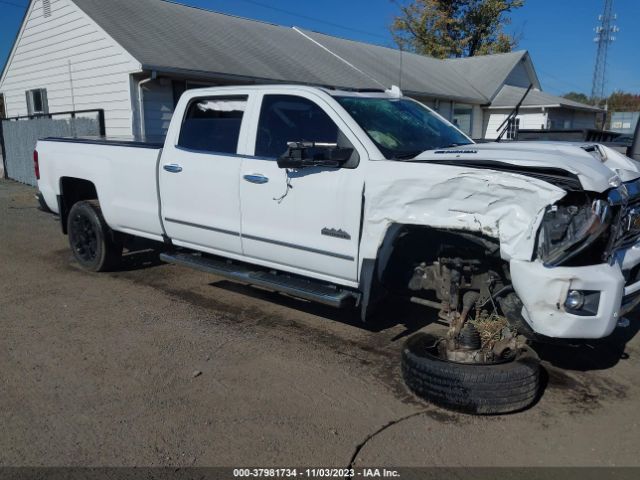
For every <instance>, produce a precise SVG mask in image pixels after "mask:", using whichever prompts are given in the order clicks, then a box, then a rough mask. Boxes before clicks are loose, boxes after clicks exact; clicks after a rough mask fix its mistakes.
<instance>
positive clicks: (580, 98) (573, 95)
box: [563, 92, 594, 105]
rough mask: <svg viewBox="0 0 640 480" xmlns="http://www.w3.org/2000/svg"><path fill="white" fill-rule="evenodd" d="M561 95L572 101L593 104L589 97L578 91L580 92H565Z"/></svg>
mask: <svg viewBox="0 0 640 480" xmlns="http://www.w3.org/2000/svg"><path fill="white" fill-rule="evenodd" d="M563 97H564V98H566V99H567V100H572V101H574V102H580V103H584V104H586V105H593V104H594V102H593V100H592V99H591V98H589V97H588V96H587V95H585V94H584V93H580V92H569V93H565V94H564V95H563Z"/></svg>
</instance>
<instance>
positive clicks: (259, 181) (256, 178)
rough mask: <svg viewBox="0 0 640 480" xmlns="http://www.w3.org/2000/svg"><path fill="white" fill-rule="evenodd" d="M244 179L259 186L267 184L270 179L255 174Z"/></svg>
mask: <svg viewBox="0 0 640 480" xmlns="http://www.w3.org/2000/svg"><path fill="white" fill-rule="evenodd" d="M243 178H244V179H245V180H246V181H247V182H250V183H257V184H259V185H262V184H264V183H267V182H268V181H269V179H268V178H267V177H265V176H264V175H261V174H259V173H254V174H253V175H245V176H244V177H243Z"/></svg>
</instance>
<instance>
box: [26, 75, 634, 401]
mask: <svg viewBox="0 0 640 480" xmlns="http://www.w3.org/2000/svg"><path fill="white" fill-rule="evenodd" d="M34 157H35V165H36V173H37V176H38V179H39V180H38V187H39V190H40V192H41V195H42V197H43V198H44V201H45V202H46V204H47V206H48V207H49V209H51V210H52V211H53V212H54V213H57V214H58V215H59V216H60V219H61V221H62V229H63V231H64V232H65V233H68V234H69V240H70V244H71V248H72V250H73V253H74V255H75V257H76V259H77V260H78V262H79V263H80V264H81V265H82V266H84V267H85V268H87V269H89V270H93V271H102V270H108V269H110V268H114V267H115V266H116V265H117V262H118V260H119V258H120V257H121V255H122V252H123V245H125V244H126V240H127V239H128V238H130V237H144V238H147V239H152V240H157V241H159V242H163V243H164V244H165V245H166V253H164V254H162V259H163V260H165V261H167V262H172V263H176V264H181V265H185V266H189V267H194V268H198V269H201V270H205V271H209V272H212V273H215V274H217V275H222V276H225V277H228V278H231V279H234V280H237V281H240V282H244V283H246V284H251V285H256V286H259V287H263V288H269V289H271V290H274V291H279V292H283V293H286V294H289V295H293V296H297V297H301V298H304V299H307V300H313V301H319V302H323V303H326V304H329V305H334V306H336V307H342V306H348V305H355V306H358V307H359V308H360V311H361V312H362V318H363V319H367V318H369V317H370V313H371V312H372V311H373V309H374V307H375V306H376V305H377V304H379V302H380V300H382V299H383V298H384V297H385V295H387V294H394V295H405V296H406V298H407V299H411V300H413V301H414V302H417V303H421V304H424V305H427V306H432V307H435V308H437V309H438V310H439V311H440V317H441V318H443V319H444V320H446V321H447V322H449V325H450V328H449V331H448V333H447V335H446V336H444V337H443V338H442V339H439V340H436V341H435V342H434V343H433V344H432V345H431V346H430V345H426V344H425V341H426V340H425V339H424V338H422V340H421V341H419V342H417V343H416V341H413V343H411V342H409V343H408V347H406V349H405V350H406V351H405V357H406V359H405V360H406V361H405V364H406V365H405V368H404V372H405V378H406V379H407V382H408V383H409V386H410V387H411V388H412V389H413V390H414V391H416V392H418V393H419V394H422V395H424V396H426V397H427V398H430V399H432V400H434V401H436V402H438V403H440V404H443V405H446V406H451V407H453V408H462V409H466V410H471V411H478V412H481V413H482V412H492V413H494V412H497V411H507V410H509V409H511V410H513V409H514V408H521V407H523V406H526V404H528V403H531V401H532V396H531V394H530V392H529V393H527V395H524V396H523V395H520V396H518V395H516V396H515V397H514V396H511V397H510V399H509V401H506V400H505V401H503V402H502V403H501V401H496V398H502V399H504V398H507V397H508V395H502V396H500V395H499V396H498V397H496V398H493V397H491V395H490V394H488V393H486V391H485V390H486V388H485V390H482V387H483V386H484V387H486V383H482V382H486V380H487V379H488V378H490V376H491V375H492V374H490V373H487V375H488V376H486V377H482V378H480V379H479V380H478V382H479V383H472V384H470V385H467V384H465V386H464V388H465V389H466V390H465V392H466V393H464V394H462V395H461V396H460V395H458V393H459V390H455V389H450V390H446V389H445V390H442V389H444V388H445V387H443V386H442V385H443V384H442V382H441V383H438V382H436V383H435V384H433V383H430V380H429V379H430V378H436V379H441V378H440V376H438V375H441V377H442V378H448V379H452V378H455V379H456V380H455V381H453V384H455V385H457V386H458V387H459V386H460V385H461V382H464V381H466V380H465V379H466V378H467V377H465V375H464V372H463V370H464V368H467V367H474V366H478V365H468V364H469V363H476V364H477V363H480V364H483V365H484V366H485V367H487V369H488V370H487V371H489V370H490V368H494V371H495V368H503V367H504V365H505V362H507V363H508V364H518V363H519V365H520V366H522V365H528V367H527V368H528V369H524V370H522V369H521V384H519V386H518V388H520V390H517V389H516V390H517V392H520V393H522V388H521V387H522V385H524V384H525V383H526V382H525V377H526V379H530V380H529V381H530V382H532V383H531V389H530V390H534V387H536V389H537V385H538V383H537V382H538V376H537V370H535V368H534V367H531V365H533V363H534V362H531V361H530V360H531V351H528V350H527V347H525V346H523V340H522V335H524V336H525V337H527V338H537V339H545V338H555V339H558V338H570V339H587V338H601V337H605V336H607V335H609V334H610V333H611V332H612V331H613V329H614V328H615V327H616V325H618V324H622V323H624V321H625V320H624V318H623V316H624V315H625V313H626V312H628V311H630V310H631V309H632V308H633V307H635V305H636V304H637V303H638V302H639V301H640V275H639V273H640V245H639V244H638V243H637V242H638V241H639V240H640V164H638V163H636V162H635V161H634V160H631V159H630V158H628V157H626V156H624V155H622V154H620V153H618V152H615V151H614V150H612V149H609V148H607V147H603V146H600V145H568V144H559V143H558V144H553V143H486V144H475V143H473V142H472V140H471V139H469V138H468V137H467V136H466V135H464V134H463V133H462V132H461V131H460V130H458V129H457V128H456V127H455V126H453V125H452V124H451V123H449V122H448V121H446V120H445V119H444V118H442V117H441V116H439V115H438V114H437V113H435V112H433V111H432V110H430V109H429V108H427V107H425V106H423V105H422V104H420V103H418V102H416V101H414V100H411V99H408V98H404V97H403V96H402V94H401V93H400V92H399V91H398V90H397V89H391V90H389V91H386V92H385V91H380V92H372V91H366V92H365V91H363V92H358V91H340V90H331V89H325V88H315V87H306V86H295V85H271V86H243V87H221V88H211V89H202V90H193V91H188V92H187V93H185V94H184V95H183V97H182V98H181V99H180V102H179V104H178V105H177V108H176V111H175V114H174V116H173V120H172V122H171V125H170V128H169V130H168V133H167V136H166V139H165V141H164V143H163V144H160V143H157V144H156V143H145V142H142V141H133V140H131V141H128V140H127V141H123V140H117V139H104V138H101V139H82V138H75V139H68V138H47V139H44V140H42V141H40V142H38V145H37V151H36V153H35V154H34ZM483 318H484V319H485V320H486V319H487V318H489V319H496V318H502V319H506V322H507V323H506V325H504V328H502V329H501V330H500V329H498V335H497V337H496V338H493V340H491V341H489V342H487V341H486V339H485V337H484V336H483V335H480V334H481V333H482V332H479V331H478V330H479V329H480V326H481V324H483V325H484V323H486V321H485V322H484V323H483V322H482V319H483ZM474 322H475V323H474ZM436 344H437V351H430V350H429V348H430V347H432V346H433V345H436ZM521 357H528V359H525V360H524V361H520V360H522V358H521ZM425 362H430V363H429V364H428V365H427V364H426V363H425ZM438 362H440V363H438ZM425 365H427V366H425ZM434 368H435V370H434ZM439 368H440V369H441V370H438V369H439ZM442 368H444V370H442ZM513 368H516V367H513ZM425 372H426V374H425ZM434 372H435V373H434ZM460 372H462V373H460ZM474 372H482V370H481V369H476V370H474ZM510 374H511V375H512V376H511V377H509V378H515V377H513V375H514V374H513V371H511V373H510ZM474 375H476V373H474ZM516 377H517V375H516ZM491 378H497V377H495V376H494V377H491ZM522 382H524V383H522ZM445 383H446V382H445ZM440 387H442V388H440ZM447 388H448V387H447ZM478 388H479V390H478ZM474 389H475V390H474ZM517 392H516V393H517ZM483 395H484V396H483ZM486 395H489V397H491V398H489V397H487V396H486ZM516 397H517V398H516ZM492 398H493V400H492ZM492 402H493V403H492ZM496 402H497V403H496ZM487 405H490V406H488V407H487Z"/></svg>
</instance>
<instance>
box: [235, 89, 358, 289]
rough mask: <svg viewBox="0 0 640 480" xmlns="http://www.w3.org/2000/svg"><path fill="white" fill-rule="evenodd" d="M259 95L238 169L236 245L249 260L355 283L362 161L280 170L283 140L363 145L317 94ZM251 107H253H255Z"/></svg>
mask: <svg viewBox="0 0 640 480" xmlns="http://www.w3.org/2000/svg"><path fill="white" fill-rule="evenodd" d="M307 95H308V96H306V95H304V94H302V93H301V94H300V95H283V94H265V95H263V97H262V99H261V102H258V104H257V105H256V109H257V108H258V105H259V122H258V125H257V128H256V131H255V134H254V135H253V136H252V135H249V138H250V139H251V138H255V141H254V142H251V143H252V145H250V148H253V152H251V153H253V155H250V156H245V157H244V158H243V161H242V165H241V172H240V203H241V206H240V208H241V211H242V249H243V253H244V255H245V256H246V257H250V258H251V259H253V260H254V261H255V262H256V263H263V264H265V265H270V266H273V267H274V268H278V269H281V270H285V271H289V272H293V273H299V274H303V275H304V274H313V276H314V277H316V278H324V279H326V280H327V281H331V282H335V283H340V284H345V285H351V286H355V285H357V283H356V282H357V279H358V246H359V240H360V217H361V210H362V195H363V185H364V179H363V175H362V168H357V161H356V165H350V168H328V167H307V168H301V169H298V170H292V169H281V168H279V167H278V163H277V158H278V157H279V156H280V155H282V154H284V153H285V152H286V151H287V142H292V141H311V142H321V143H338V144H340V143H342V145H341V146H349V147H351V148H355V149H356V152H358V149H359V155H360V156H361V157H362V158H366V157H364V150H363V148H362V146H361V145H360V144H359V143H358V142H357V139H356V137H355V136H354V135H353V134H352V133H351V132H350V131H348V128H347V127H346V126H344V125H343V124H342V121H341V119H340V117H339V116H338V115H337V114H336V112H335V111H333V109H332V108H331V106H330V105H328V104H327V102H325V101H324V99H322V98H320V97H317V98H313V95H312V94H307ZM254 113H256V114H258V112H257V111H256V112H254Z"/></svg>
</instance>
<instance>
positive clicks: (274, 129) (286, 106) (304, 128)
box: [255, 95, 351, 158]
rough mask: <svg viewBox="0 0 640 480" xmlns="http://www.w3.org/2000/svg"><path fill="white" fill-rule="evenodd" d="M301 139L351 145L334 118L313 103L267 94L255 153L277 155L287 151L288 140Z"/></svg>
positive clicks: (345, 145)
mask: <svg viewBox="0 0 640 480" xmlns="http://www.w3.org/2000/svg"><path fill="white" fill-rule="evenodd" d="M300 141H306V142H321V143H337V144H338V145H340V146H341V147H342V146H344V147H347V146H351V145H350V144H349V143H348V140H347V139H346V138H345V137H344V136H343V135H342V134H341V133H340V131H339V129H338V126H337V125H336V124H335V123H334V122H333V120H331V118H329V116H328V115H327V114H326V113H325V112H324V111H323V110H322V109H321V108H320V107H319V106H318V105H316V104H315V103H314V102H312V101H310V100H307V99H306V98H302V97H295V96H291V95H265V96H264V99H263V100H262V109H261V112H260V120H259V123H258V135H257V138H256V150H255V154H256V155H257V156H259V157H267V158H277V157H279V156H280V155H282V154H283V153H285V152H286V151H287V143H288V142H300Z"/></svg>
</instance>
